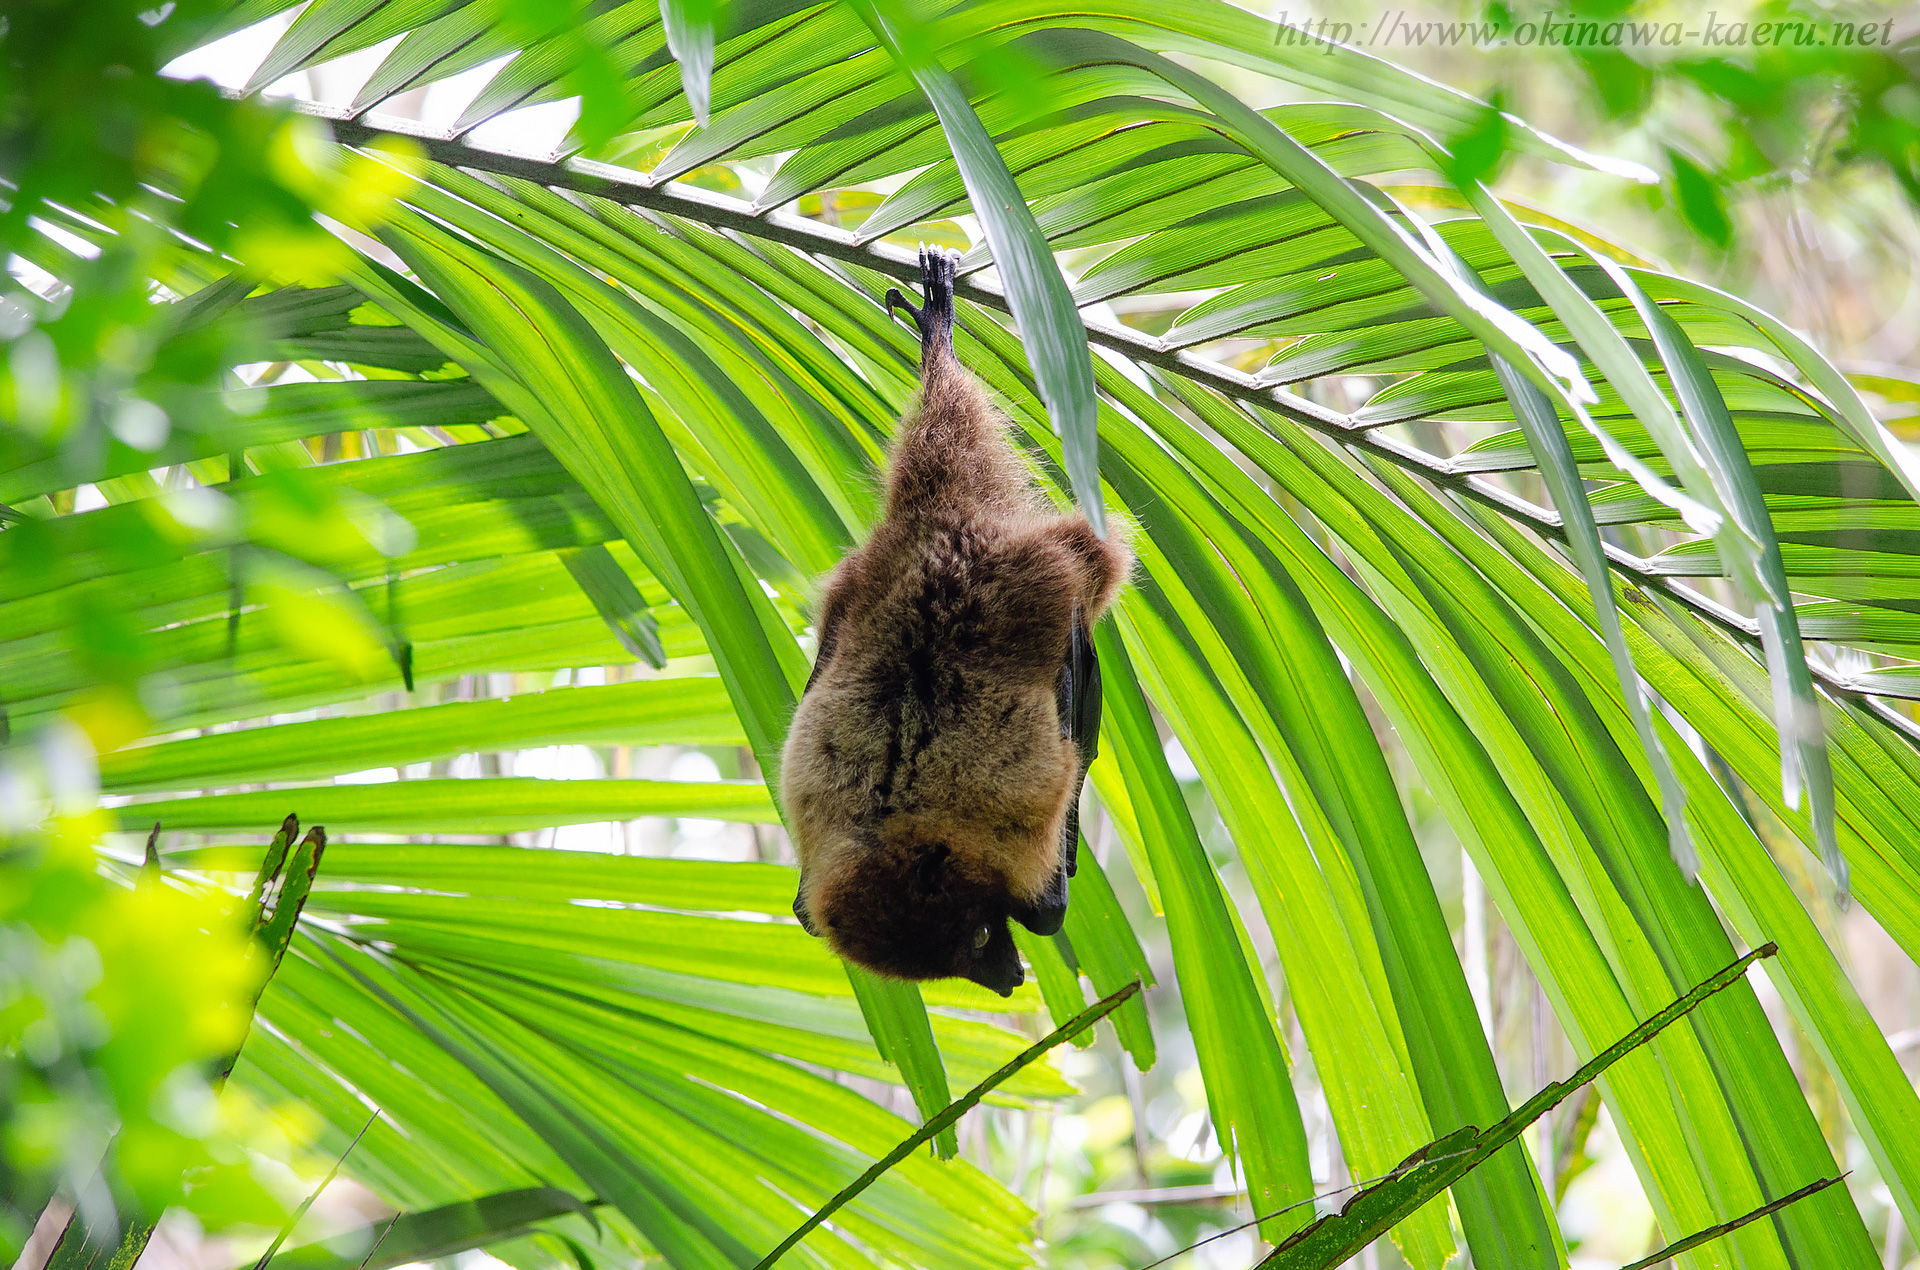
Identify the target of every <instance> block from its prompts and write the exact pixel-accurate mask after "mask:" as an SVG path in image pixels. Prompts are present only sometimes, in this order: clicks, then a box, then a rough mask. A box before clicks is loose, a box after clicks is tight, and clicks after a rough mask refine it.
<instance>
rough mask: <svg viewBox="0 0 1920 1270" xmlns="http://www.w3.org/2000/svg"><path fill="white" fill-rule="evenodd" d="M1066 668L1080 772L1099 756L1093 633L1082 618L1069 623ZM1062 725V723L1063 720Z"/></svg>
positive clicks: (1097, 666)
mask: <svg viewBox="0 0 1920 1270" xmlns="http://www.w3.org/2000/svg"><path fill="white" fill-rule="evenodd" d="M1067 666H1068V668H1069V669H1070V671H1071V673H1072V675H1073V693H1072V699H1073V712H1072V725H1071V731H1070V735H1071V736H1072V737H1073V743H1074V745H1076V746H1077V747H1079V750H1080V772H1081V775H1082V776H1084V775H1085V774H1086V769H1087V765H1088V764H1090V763H1092V762H1093V760H1094V759H1096V758H1098V757H1099V755H1100V657H1099V655H1098V654H1096V653H1095V652H1094V651H1093V632H1091V631H1089V630H1088V629H1087V622H1086V618H1085V617H1084V616H1080V617H1079V618H1078V620H1076V621H1075V622H1074V624H1073V638H1072V640H1071V641H1069V643H1068V645H1067ZM1063 722H1064V721H1063Z"/></svg>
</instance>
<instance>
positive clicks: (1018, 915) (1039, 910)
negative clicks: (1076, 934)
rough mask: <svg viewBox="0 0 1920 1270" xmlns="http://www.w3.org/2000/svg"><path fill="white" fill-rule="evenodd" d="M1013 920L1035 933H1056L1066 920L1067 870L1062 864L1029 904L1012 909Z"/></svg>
mask: <svg viewBox="0 0 1920 1270" xmlns="http://www.w3.org/2000/svg"><path fill="white" fill-rule="evenodd" d="M1013 920H1015V921H1016V922H1019V923H1020V924H1021V925H1022V926H1024V927H1026V928H1027V929H1028V930H1030V931H1032V932H1033V933H1034V934H1036V935H1057V934H1059V933H1060V928H1061V927H1062V926H1064V925H1066V922H1067V870H1066V867H1065V866H1064V865H1062V866H1061V868H1060V869H1059V871H1057V872H1056V873H1055V874H1054V875H1053V881H1051V882H1049V883H1047V889H1046V890H1045V891H1043V892H1042V893H1041V895H1040V898H1039V899H1037V900H1035V901H1034V902H1033V903H1031V904H1024V905H1021V906H1020V907H1018V908H1016V909H1014V910H1013Z"/></svg>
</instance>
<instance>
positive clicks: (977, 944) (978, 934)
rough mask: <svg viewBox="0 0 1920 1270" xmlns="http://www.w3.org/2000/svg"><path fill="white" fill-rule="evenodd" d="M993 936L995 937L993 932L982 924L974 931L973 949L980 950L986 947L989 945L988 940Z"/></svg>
mask: <svg viewBox="0 0 1920 1270" xmlns="http://www.w3.org/2000/svg"><path fill="white" fill-rule="evenodd" d="M992 938H993V932H992V931H990V930H988V929H987V928H986V927H985V926H982V927H981V928H980V929H979V930H976V931H974V932H973V951H975V952H979V951H980V950H981V949H982V948H985V947H986V946H987V941H988V940H989V939H992Z"/></svg>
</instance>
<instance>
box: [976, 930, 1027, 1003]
mask: <svg viewBox="0 0 1920 1270" xmlns="http://www.w3.org/2000/svg"><path fill="white" fill-rule="evenodd" d="M967 978H969V979H971V980H973V981H974V982H975V983H977V984H979V985H980V986H981V987H983V988H985V989H987V990H988V991H990V992H997V993H999V994H1000V995H1001V996H1003V997H1010V996H1012V995H1013V990H1014V989H1015V988H1017V987H1019V986H1020V985H1021V984H1023V983H1025V982H1026V981H1027V976H1026V972H1025V971H1023V970H1022V969H1021V968H1020V950H1019V949H1018V948H1016V947H1014V945H1013V932H1012V931H1010V930H1008V929H1007V924H1006V923H1005V922H1004V921H1003V922H1001V923H1000V925H999V926H998V928H996V929H994V930H993V932H992V934H991V935H990V936H989V937H988V939H987V944H986V947H984V948H982V949H981V950H980V951H979V952H977V953H975V954H973V960H972V961H971V962H970V963H969V965H968V967H967Z"/></svg>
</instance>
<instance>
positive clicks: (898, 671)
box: [781, 248, 1133, 996]
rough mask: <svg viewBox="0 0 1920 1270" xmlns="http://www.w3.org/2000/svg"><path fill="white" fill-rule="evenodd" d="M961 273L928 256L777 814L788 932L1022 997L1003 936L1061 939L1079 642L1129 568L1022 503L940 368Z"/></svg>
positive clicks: (954, 371)
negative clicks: (901, 409)
mask: <svg viewBox="0 0 1920 1270" xmlns="http://www.w3.org/2000/svg"><path fill="white" fill-rule="evenodd" d="M958 261H959V257H958V255H956V254H952V253H949V252H947V251H945V250H943V249H939V248H934V249H926V248H923V249H922V250H921V253H920V267H921V272H922V276H923V283H924V286H925V288H926V307H925V308H924V309H916V308H915V307H914V306H913V305H912V304H910V303H908V302H907V300H906V298H905V297H903V296H902V295H901V294H900V293H899V292H898V291H888V292H887V310H888V312H889V313H891V312H892V310H893V306H894V305H896V304H898V305H899V306H900V307H902V308H904V309H905V310H906V311H907V312H908V313H909V314H911V315H912V317H913V320H914V324H915V325H916V326H917V327H919V330H920V373H921V379H922V381H923V382H922V390H921V396H920V403H919V409H918V412H917V413H914V414H911V415H909V417H908V418H907V420H906V421H905V423H904V425H903V427H902V430H901V432H900V435H899V437H898V439H897V440H896V442H895V444H894V447H893V455H892V465H891V471H890V473H889V475H888V480H887V502H886V514H885V518H884V519H883V520H882V521H881V522H880V525H879V527H878V528H877V529H875V530H874V532H873V537H872V538H871V539H870V540H869V541H868V542H867V544H866V545H865V546H864V547H861V548H860V549H859V550H857V551H855V552H854V553H853V554H851V555H849V556H848V557H847V558H846V559H845V560H844V561H842V562H841V564H840V566H839V568H838V569H836V570H835V571H834V573H833V575H832V577H831V579H830V580H829V581H828V583H827V587H826V591H825V595H824V597H823V600H822V603H821V608H820V620H819V630H820V652H819V656H818V657H817V658H816V660H815V662H814V667H813V677H812V678H811V679H809V680H808V682H807V688H806V692H805V694H804V695H803V696H802V697H801V700H800V708H799V711H798V712H797V713H796V714H795V715H794V720H793V729H792V731H791V732H790V733H789V734H788V737H787V744H786V750H785V754H784V757H783V759H782V766H781V792H782V795H783V798H784V801H785V804H786V808H787V813H788V816H789V823H790V824H791V825H792V827H793V830H794V840H795V842H796V844H797V846H798V849H799V853H800V893H799V895H798V897H796V898H795V900H794V902H793V911H794V913H795V915H796V916H798V917H799V918H800V921H801V922H802V924H804V925H805V926H806V928H807V929H808V930H809V931H810V932H812V933H813V934H815V935H821V936H824V937H825V938H826V940H827V942H828V943H830V944H831V945H832V946H833V949H834V951H835V952H838V953H839V954H840V955H841V956H843V957H846V958H848V959H849V960H851V961H855V962H858V963H859V964H860V965H863V966H865V967H867V968H868V969H870V970H874V971H877V972H879V973H880V974H883V975H889V976H892V977H894V978H899V979H941V978H946V977H949V976H957V977H961V978H966V979H971V980H973V981H974V982H975V983H978V984H980V985H982V986H983V987H987V988H991V989H992V990H993V991H995V992H998V993H1000V994H1001V995H1002V996H1008V995H1011V994H1012V992H1013V990H1014V989H1015V988H1017V987H1019V986H1020V983H1021V981H1022V978H1023V975H1022V974H1021V969H1020V956H1019V953H1018V952H1017V951H1016V950H1015V948H1014V943H1013V936H1012V934H1011V933H1010V932H1009V930H1008V928H1007V919H1008V918H1010V917H1011V918H1012V919H1014V920H1015V921H1017V922H1019V923H1020V924H1021V925H1023V926H1025V927H1026V928H1027V929H1028V930H1030V931H1033V932H1034V933H1035V934H1038V935H1051V934H1053V933H1054V932H1055V931H1057V930H1059V929H1060V926H1061V923H1062V922H1063V921H1064V920H1065V919H1066V912H1067V878H1068V877H1069V876H1071V875H1072V873H1073V871H1074V865H1075V848H1076V846H1077V844H1078V841H1079V825H1078V820H1079V816H1078V803H1079V797H1080V786H1081V782H1082V781H1083V780H1084V779H1085V776H1086V768H1087V764H1088V763H1089V762H1090V761H1091V760H1092V758H1093V756H1094V747H1095V745H1096V742H1097V739H1098V735H1099V729H1100V668H1099V663H1098V662H1097V661H1096V660H1095V658H1094V651H1093V637H1092V633H1091V631H1092V626H1093V624H1094V623H1095V622H1097V621H1099V620H1100V615H1101V614H1102V613H1103V612H1105V611H1106V608H1107V606H1108V605H1109V604H1111V603H1112V602H1113V598H1114V594H1115V592H1117V591H1118V590H1119V589H1120V585H1121V583H1122V582H1124V581H1125V580H1126V576H1127V572H1128V570H1129V569H1131V567H1132V563H1133V561H1132V555H1131V553H1130V552H1129V551H1128V550H1127V548H1126V546H1125V545H1124V544H1122V543H1121V542H1119V541H1117V540H1116V539H1114V538H1107V539H1102V538H1101V537H1099V536H1098V535H1097V534H1095V533H1094V531H1093V527H1092V526H1091V525H1089V524H1088V523H1087V522H1086V520H1085V519H1083V518H1082V517H1080V516H1078V515H1065V516H1063V515H1061V514H1059V513H1058V512H1056V511H1054V510H1053V508H1052V506H1051V505H1050V504H1049V503H1048V502H1047V501H1046V499H1045V498H1044V497H1043V496H1042V495H1041V494H1040V492H1039V490H1038V489H1036V488H1035V487H1034V485H1033V482H1032V480H1031V478H1030V475H1029V473H1028V470H1027V468H1026V466H1025V464H1024V463H1023V462H1022V461H1021V459H1020V457H1019V455H1018V454H1017V453H1016V451H1015V450H1014V448H1013V445H1012V443H1011V442H1010V441H1009V440H1008V438H1007V436H1006V429H1007V420H1006V419H1005V418H1004V417H1003V416H1002V415H1001V414H1000V413H999V412H998V411H997V410H995V409H994V407H993V405H992V404H991V403H990V402H989V401H988V399H987V395H986V393H985V391H984V390H983V389H982V388H981V386H980V385H979V383H978V382H976V381H975V380H974V378H973V376H972V375H971V374H969V373H968V372H967V371H966V370H965V369H964V368H963V367H962V366H961V365H960V363H959V361H957V360H956V359H955V357H954V352H953V279H954V267H955V265H956V264H957V263H958Z"/></svg>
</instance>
